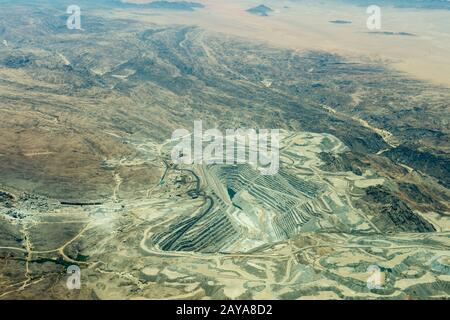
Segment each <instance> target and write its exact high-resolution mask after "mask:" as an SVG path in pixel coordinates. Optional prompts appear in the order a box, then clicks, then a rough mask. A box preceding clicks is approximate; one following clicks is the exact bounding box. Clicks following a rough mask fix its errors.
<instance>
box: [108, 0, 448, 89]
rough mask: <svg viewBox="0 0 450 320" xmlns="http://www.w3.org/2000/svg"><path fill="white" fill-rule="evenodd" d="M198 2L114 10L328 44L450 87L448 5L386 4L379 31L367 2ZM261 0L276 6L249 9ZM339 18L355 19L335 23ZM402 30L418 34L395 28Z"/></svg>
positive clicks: (295, 42)
mask: <svg viewBox="0 0 450 320" xmlns="http://www.w3.org/2000/svg"><path fill="white" fill-rule="evenodd" d="M128 2H135V3H145V2H151V1H145V0H140V1H138V0H134V1H130V0H129V1H128ZM196 2H198V3H202V4H203V5H204V6H205V8H203V9H199V10H195V11H192V12H185V11H175V10H173V11H172V10H161V11H160V12H159V14H155V10H150V9H139V10H137V9H131V10H130V9H126V10H123V9H117V10H115V11H114V12H112V13H111V14H112V15H113V16H115V17H118V18H119V17H120V18H128V19H135V20H140V21H142V22H146V23H156V24H177V25H197V26H199V27H201V28H204V29H206V30H210V31H214V32H221V33H224V34H227V35H231V36H238V37H241V38H247V39H251V40H256V41H260V42H264V43H267V44H269V45H272V46H278V47H283V48H290V49H294V50H299V51H304V50H324V51H328V52H332V53H336V54H340V55H343V56H346V57H348V58H350V59H352V58H365V59H370V60H374V61H382V62H386V63H389V64H390V65H391V66H392V67H393V68H396V69H397V70H399V71H402V72H406V73H408V74H409V75H410V76H412V77H414V78H417V79H421V80H426V81H429V82H432V83H435V84H440V85H444V86H448V87H450V32H449V31H448V30H450V11H448V10H422V9H421V10H419V9H404V8H402V9H399V8H393V7H382V8H381V9H382V11H381V17H382V29H381V30H379V31H378V32H379V33H378V34H374V32H371V31H370V30H368V29H367V27H366V21H367V18H368V17H369V15H368V14H367V13H366V8H365V7H358V6H354V5H349V4H345V3H340V2H338V1H334V2H332V1H321V2H320V3H318V2H315V1H301V2H299V1H273V0H272V1H259V0H257V1H254V0H248V1H243V0H239V1H233V0H227V1H223V0H197V1H196ZM259 4H264V5H267V6H269V7H271V8H272V9H273V10H274V11H273V12H272V13H271V14H270V15H269V16H268V17H260V16H257V15H252V14H250V13H248V12H246V10H247V9H249V8H251V7H254V6H256V5H259ZM102 14H104V13H102ZM336 20H342V21H351V22H352V23H346V24H336V23H330V21H336ZM383 32H393V33H394V34H391V35H387V34H383ZM399 32H400V33H402V32H404V33H408V34H412V36H405V35H399V34H395V33H399Z"/></svg>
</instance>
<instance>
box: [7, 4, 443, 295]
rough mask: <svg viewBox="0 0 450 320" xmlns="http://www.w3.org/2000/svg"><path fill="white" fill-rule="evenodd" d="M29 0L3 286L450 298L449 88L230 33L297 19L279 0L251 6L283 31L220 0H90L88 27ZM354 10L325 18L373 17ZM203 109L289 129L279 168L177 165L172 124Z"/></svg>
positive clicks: (12, 144)
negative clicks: (192, 0)
mask: <svg viewBox="0 0 450 320" xmlns="http://www.w3.org/2000/svg"><path fill="white" fill-rule="evenodd" d="M18 1H19V0H18ZM19 2H20V3H21V5H18V4H9V3H5V2H4V1H3V2H2V3H1V4H0V102H1V104H0V110H1V112H2V116H3V117H2V121H1V123H0V136H1V139H0V299H41V298H47V299H141V298H143V299H427V298H448V297H449V296H450V274H449V270H450V264H449V257H450V255H449V252H450V222H449V221H450V220H449V212H450V210H449V208H450V205H449V203H450V192H449V189H448V186H449V179H450V175H449V172H448V170H449V168H450V166H448V162H449V159H450V157H449V144H448V141H449V128H448V117H446V115H447V114H449V113H448V110H449V105H448V101H450V91H449V89H448V88H447V87H445V86H439V85H435V84H432V83H429V82H425V81H422V80H417V79H413V78H412V77H410V75H408V74H405V73H401V72H399V71H398V70H397V69H394V68H392V66H391V65H390V64H389V63H388V62H386V61H385V60H383V59H375V58H374V59H372V58H371V57H368V56H362V55H360V52H358V54H354V55H348V56H346V55H341V54H337V53H336V52H331V51H326V50H319V49H317V48H314V50H306V49H305V50H299V49H298V48H291V47H282V46H281V45H280V43H279V42H277V40H279V41H281V40H282V39H275V37H274V36H273V35H274V34H275V35H276V33H270V34H271V35H272V37H274V38H273V39H272V38H271V39H268V40H270V41H267V42H263V41H259V40H261V38H258V37H256V38H255V39H248V38H240V37H238V36H237V35H236V34H235V33H233V32H228V33H227V32H226V31H230V30H231V31H232V30H234V29H235V28H241V29H242V30H238V31H239V32H241V31H242V35H243V36H244V35H246V36H248V35H252V34H261V32H262V33H264V36H265V32H268V31H267V30H272V29H271V28H272V26H285V24H283V20H277V19H285V18H283V16H282V15H283V14H285V13H284V11H283V12H281V13H279V12H278V11H276V10H275V8H276V3H273V4H271V7H273V8H274V11H273V12H270V14H269V16H268V17H261V16H258V15H253V14H251V13H249V12H246V10H247V9H248V8H250V7H251V6H249V5H247V4H245V5H242V8H241V9H242V10H241V11H239V12H238V13H239V16H240V17H241V15H245V17H247V18H248V19H249V24H250V25H251V24H254V26H256V27H258V28H259V27H263V26H264V27H265V28H267V29H262V31H255V30H254V29H252V28H247V29H245V28H242V25H240V24H239V25H234V24H231V23H230V21H229V20H225V21H224V20H220V21H218V22H220V24H219V23H218V25H219V27H221V28H224V29H223V30H221V31H223V33H220V32H218V30H216V29H214V28H206V27H207V26H208V25H209V24H210V21H211V20H214V19H215V18H217V11H214V10H217V8H219V9H220V8H222V7H221V6H218V5H217V4H216V3H215V2H214V3H211V4H210V2H208V3H207V4H205V5H204V6H198V5H195V4H194V5H192V4H191V5H186V4H184V5H182V4H179V3H178V4H172V5H168V4H164V5H163V6H164V7H165V8H159V9H155V8H154V7H153V8H151V6H147V7H141V6H140V5H138V4H134V5H125V4H123V3H118V2H117V1H114V2H108V1H98V2H96V4H95V5H94V4H93V2H90V1H87V2H83V3H85V5H86V6H85V7H83V8H86V10H84V9H83V10H84V11H83V12H84V13H83V29H84V30H83V31H74V32H72V31H70V30H68V29H66V25H65V22H66V19H67V17H66V15H65V12H64V11H63V12H61V10H60V8H59V7H58V6H55V4H54V3H53V2H51V1H42V2H40V3H39V4H36V3H35V2H33V1H25V0H23V1H22V0H20V1H19ZM201 2H202V3H204V1H201ZM159 5H161V4H159ZM159 5H158V6H159ZM97 6H99V7H97ZM167 6H169V7H171V8H167ZM173 6H174V7H173ZM180 6H181V8H180ZM186 6H187V7H186ZM177 7H178V9H177ZM105 8H106V9H107V10H106V9H105ZM223 8H224V10H231V9H233V8H235V7H233V6H231V7H229V5H228V4H224V5H223ZM230 8H231V9H230ZM352 8H353V7H352ZM90 9H92V10H90ZM103 9H105V10H103ZM168 9H170V10H168ZM102 10H103V11H102ZM154 10H163V11H154ZM164 10H165V11H164ZM352 10H356V9H354V8H353V9H352ZM230 12H231V11H230ZM286 14H287V17H286V19H287V18H289V17H290V16H289V14H290V11H287V13H286ZM436 14H437V13H436ZM438 17H440V15H438ZM191 18H193V19H194V18H195V19H197V20H198V21H199V24H198V25H197V24H194V23H185V24H183V25H181V24H182V23H181V22H182V21H184V22H186V21H193V20H189V19H191ZM338 18H340V17H328V16H327V17H324V18H323V19H324V21H323V23H324V25H325V27H324V28H331V27H333V28H340V29H342V30H353V29H351V28H354V27H355V26H356V25H357V20H356V19H355V20H352V24H346V25H342V26H337V25H335V24H331V23H329V21H333V19H338ZM342 18H345V17H342ZM149 19H150V20H149ZM158 19H159V20H158ZM164 19H168V20H170V23H163V22H164V21H162V20H164ZM176 19H181V20H176ZM195 19H194V20H195ZM255 19H258V20H255ZM197 20H196V21H197ZM297 20H298V19H297ZM156 21H159V22H158V24H157V23H156ZM173 21H180V24H179V25H173ZM245 21H247V20H245ZM214 22H215V21H214ZM266 23H267V24H268V25H265V24H266ZM271 23H275V24H271ZM318 23H319V22H318ZM245 25H246V26H248V25H247V24H245ZM224 26H227V28H225V27H224ZM321 28H322V27H321ZM286 30H291V29H286ZM314 30H315V29H314ZM333 30H334V29H333ZM395 30H397V29H395ZM275 31H276V30H275ZM342 32H344V31H342ZM345 32H349V31H345ZM355 33H356V34H357V35H358V36H361V37H365V36H366V35H365V33H361V32H359V31H358V30H357V31H355ZM268 34H269V33H268ZM297 36H298V35H297ZM395 37H397V35H396V34H394V35H391V36H389V37H381V36H380V37H372V38H373V40H371V41H390V40H386V39H390V38H395ZM342 38H345V37H344V36H342ZM375 38H376V39H375ZM404 38H409V39H408V40H404ZM424 38H426V37H421V36H420V35H418V36H417V37H402V40H398V41H422V40H423V39H424ZM258 39H259V40H258ZM395 39H396V38H395ZM2 40H5V41H6V42H3V44H2V42H1V41H2ZM286 41H288V40H286ZM396 41H397V40H396ZM5 43H6V44H5ZM421 43H422V42H421ZM442 43H443V42H442ZM275 44H278V45H277V46H275ZM422 45H423V43H422ZM444 52H445V51H444ZM198 120H202V121H203V124H204V127H205V129H206V128H216V129H218V130H220V131H225V130H226V129H227V128H255V129H261V128H268V129H279V130H280V132H281V133H282V138H283V139H282V140H281V145H280V162H279V165H280V168H279V170H278V172H277V173H276V174H275V175H264V174H262V173H261V170H260V169H261V167H258V166H257V165H255V164H254V163H251V162H249V163H240V164H234V163H233V164H230V163H229V164H194V165H186V164H177V163H174V162H173V161H172V158H171V150H172V147H173V145H174V141H171V139H170V137H171V135H172V133H173V132H174V131H175V130H176V129H186V130H187V129H190V128H192V125H193V123H194V122H195V121H198ZM227 138H228V137H227ZM71 265H77V266H79V267H80V269H81V282H82V286H81V289H80V290H68V288H67V286H66V281H67V277H68V275H67V268H68V267H69V266H71ZM373 266H377V267H379V269H380V271H381V272H382V274H383V283H382V286H381V287H379V288H369V287H368V285H367V279H368V277H369V276H370V274H369V273H368V270H370V268H371V267H373Z"/></svg>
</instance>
